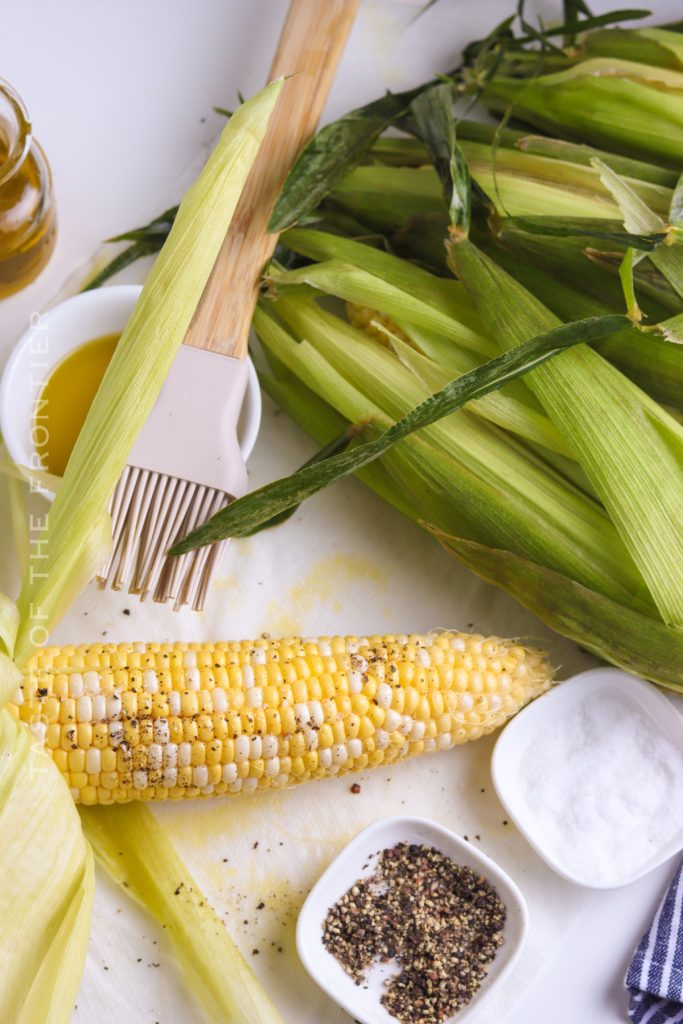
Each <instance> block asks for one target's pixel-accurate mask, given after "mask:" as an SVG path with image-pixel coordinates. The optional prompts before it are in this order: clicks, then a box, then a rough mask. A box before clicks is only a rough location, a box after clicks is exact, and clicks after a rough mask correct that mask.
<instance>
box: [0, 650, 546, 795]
mask: <svg viewBox="0 0 683 1024" xmlns="http://www.w3.org/2000/svg"><path fill="white" fill-rule="evenodd" d="M550 679H551V671H550V668H549V665H548V663H547V661H546V660H545V658H544V657H543V655H542V654H540V653H538V652H536V651H530V650H527V649H526V648H524V647H521V646H519V645H518V644H516V643H514V642H513V641H509V640H499V639H497V638H495V637H494V638H485V637H482V636H474V635H467V634H462V633H449V632H445V633H439V634H429V635H425V636H385V637H380V636H372V637H362V638H357V637H330V638H320V639H317V640H307V639H301V638H299V637H288V638H285V639H282V640H271V639H269V638H262V639H259V640H255V641H239V642H234V643H233V642H228V643H190V644H188V643H176V644H155V643H149V644H141V643H125V644H92V645H91V646H87V645H81V646H78V647H61V648H60V647H46V648H43V649H42V650H41V651H39V653H38V654H36V655H35V657H34V658H33V660H32V661H31V663H30V664H29V666H28V668H27V671H26V674H25V676H24V682H23V684H22V686H21V687H20V689H19V690H18V691H17V693H16V694H15V698H14V702H13V704H11V705H10V708H11V710H12V711H13V713H14V714H15V715H16V717H18V718H19V719H20V720H22V721H24V722H26V723H27V724H28V725H29V726H30V728H31V730H32V731H33V733H34V735H35V736H36V738H37V739H39V740H41V741H43V742H44V743H45V746H46V749H47V751H48V753H49V754H50V756H51V757H52V758H53V760H54V761H55V763H56V764H57V766H58V768H59V769H60V771H62V772H63V774H64V776H65V777H66V778H67V780H68V782H69V785H70V787H71V791H72V793H73V796H74V799H75V800H76V801H78V802H81V803H84V804H95V803H100V804H107V803H109V804H110V803H124V802H126V801H129V800H152V799H156V800H164V799H178V798H183V797H194V796H211V795H214V794H219V793H244V792H251V791H253V790H255V789H259V788H266V787H269V786H272V787H281V786H287V785H291V784H294V783H298V782H305V781H306V780H307V779H313V778H325V777H328V776H332V775H337V774H340V775H343V774H346V773H347V772H350V771H358V770H360V769H363V768H368V767H372V766H374V765H379V764H388V763H391V762H393V761H396V760H398V759H399V758H402V757H404V756H406V755H409V754H419V753H422V752H423V751H429V750H445V749H447V748H448V747H451V746H453V745H454V744H456V743H464V742H465V741H466V740H471V739H477V738H478V737H479V736H482V735H484V733H487V732H491V731H492V730H493V729H496V728H497V727H498V726H500V725H502V724H503V722H505V721H506V720H507V719H508V718H509V717H510V716H511V715H513V714H514V713H515V712H516V711H518V710H519V709H520V708H521V707H522V706H523V705H524V704H526V702H527V701H529V700H531V698H532V697H535V696H536V695H537V694H539V693H541V692H542V691H543V690H544V689H546V688H547V687H548V686H549V685H550Z"/></svg>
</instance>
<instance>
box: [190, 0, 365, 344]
mask: <svg viewBox="0 0 683 1024" xmlns="http://www.w3.org/2000/svg"><path fill="white" fill-rule="evenodd" d="M358 2H359V0H291V3H290V6H289V12H288V14H287V20H286V21H285V25H284V28H283V30H282V35H281V36H280V42H279V44H278V48H277V52H276V54H275V58H274V60H273V64H272V67H271V69H270V75H269V78H268V81H272V80H273V79H274V78H279V77H280V75H283V74H292V78H290V79H289V80H288V81H286V82H285V84H284V86H283V88H282V92H281V94H280V98H279V100H278V103H277V106H276V108H275V111H274V113H273V116H272V118H271V122H270V125H269V128H268V133H267V135H266V138H265V140H264V142H263V145H262V146H261V149H260V151H259V154H258V157H257V158H256V162H255V164H254V167H253V169H252V171H251V174H250V175H249V178H248V180H247V184H246V186H245V189H244V192H243V193H242V196H241V198H240V201H239V203H238V205H237V209H236V210H235V214H234V216H233V218H232V223H231V224H230V228H229V230H228V233H227V235H226V237H225V241H224V243H223V246H222V248H221V250H220V252H219V254H218V258H217V260H216V263H215V265H214V268H213V271H212V273H211V277H210V278H209V280H208V282H207V284H206V287H205V289H204V292H203V294H202V297H201V300H200V302H199V305H198V306H197V311H196V313H195V315H194V318H193V320H192V323H191V324H190V327H189V330H188V332H187V335H186V337H185V344H186V345H192V346H194V347H195V348H203V349H208V350H210V351H212V352H220V353H221V354H222V355H226V356H237V357H238V358H239V359H244V358H245V356H246V354H247V342H248V338H249V327H250V324H251V318H252V315H253V312H254V305H255V303H256V297H257V289H258V283H259V278H260V276H261V272H262V270H263V267H264V266H265V264H266V263H267V261H268V260H269V259H270V256H271V255H272V252H273V249H274V248H275V243H276V241H277V235H269V234H267V225H268V219H269V217H270V214H271V211H272V208H273V205H274V203H275V200H276V199H277V197H278V195H279V193H280V189H281V188H282V184H283V182H284V180H285V178H286V176H287V172H288V171H289V169H290V168H291V166H292V164H293V163H294V161H295V159H296V157H297V156H298V155H299V153H300V151H301V149H302V148H303V146H304V145H305V143H306V142H307V141H308V139H309V138H310V136H311V135H312V134H313V132H314V131H315V127H316V125H317V123H318V119H319V117H320V114H321V113H322V109H323V106H324V105H325V101H326V99H327V94H328V92H329V89H330V86H331V85H332V80H333V78H334V74H335V71H336V69H337V64H338V63H339V58H340V57H341V54H342V50H343V49H344V44H345V42H346V38H347V36H348V34H349V31H350V29H351V25H352V24H353V19H354V16H355V14H356V9H357V7H358Z"/></svg>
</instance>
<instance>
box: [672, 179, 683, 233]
mask: <svg viewBox="0 0 683 1024" xmlns="http://www.w3.org/2000/svg"><path fill="white" fill-rule="evenodd" d="M669 221H670V223H671V224H681V223H683V174H681V176H680V177H679V179H678V181H677V183H676V187H675V188H674V194H673V196H672V197H671V205H670V207H669Z"/></svg>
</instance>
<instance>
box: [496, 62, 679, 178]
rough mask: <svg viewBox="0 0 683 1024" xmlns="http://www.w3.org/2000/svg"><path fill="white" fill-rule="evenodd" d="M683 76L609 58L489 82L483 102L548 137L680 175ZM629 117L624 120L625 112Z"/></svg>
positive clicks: (668, 69) (661, 69)
mask: <svg viewBox="0 0 683 1024" xmlns="http://www.w3.org/2000/svg"><path fill="white" fill-rule="evenodd" d="M682 90H683V73H681V72H680V71H678V70H674V69H670V68H662V67H655V66H652V65H648V64H640V63H638V62H636V61H626V60H618V59H607V58H591V59H589V60H585V61H581V62H580V63H579V64H576V65H575V66H574V67H571V68H568V69H567V70H564V71H561V72H558V73H555V74H549V75H541V76H539V77H537V78H535V79H533V80H526V79H517V78H502V77H497V78H493V80H492V81H490V82H489V83H488V84H487V86H486V87H485V89H484V101H485V102H486V104H487V105H488V106H489V107H490V108H491V109H492V110H494V111H501V112H502V111H505V110H506V109H507V108H508V107H509V106H510V105H511V104H513V105H514V116H515V118H518V119H520V120H524V121H526V122H527V123H529V124H532V125H534V126H535V127H538V128H541V129H543V130H544V131H547V132H549V133H550V134H556V133H559V134H560V135H562V134H568V135H570V136H573V137H574V138H576V139H578V140H580V141H584V142H588V143H591V144H592V145H595V146H601V147H603V148H605V149H612V150H614V151H615V152H617V153H623V154H624V155H625V156H632V157H635V158H636V159H643V160H651V161H653V162H654V163H662V164H664V165H665V166H668V167H671V168H673V169H674V170H676V169H678V170H680V163H681V152H683V109H682V108H681V91H682ZM625 110H626V111H628V118H626V119H625V118H624V116H623V114H624V111H625Z"/></svg>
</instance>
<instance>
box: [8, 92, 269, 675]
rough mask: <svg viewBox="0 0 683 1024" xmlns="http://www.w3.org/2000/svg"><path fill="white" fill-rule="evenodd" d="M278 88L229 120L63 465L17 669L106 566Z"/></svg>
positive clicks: (25, 609) (28, 581) (29, 579)
mask: <svg viewBox="0 0 683 1024" xmlns="http://www.w3.org/2000/svg"><path fill="white" fill-rule="evenodd" d="M281 86H282V81H281V80H280V81H276V82H273V83H271V85H269V86H267V87H266V89H264V90H263V91H262V92H261V93H259V94H258V95H257V96H256V97H255V98H254V99H252V100H250V101H249V102H248V103H245V104H244V105H243V106H241V107H240V108H239V109H238V110H237V111H236V113H235V114H234V115H233V117H231V118H230V120H229V122H228V124H227V125H226V127H225V128H224V130H223V134H222V136H221V138H220V140H219V142H218V144H217V146H216V148H215V149H214V150H213V152H212V154H211V156H210V157H209V159H208V161H207V163H206V166H205V167H204V169H203V171H202V173H201V175H200V177H199V178H198V180H197V181H196V182H195V184H194V185H193V186H192V187H191V188H190V189H189V190H188V192H187V193H186V195H185V197H184V199H183V202H182V203H181V205H180V208H179V210H178V214H177V216H176V218H175V221H174V224H173V228H172V230H171V233H170V235H169V237H168V239H167V242H166V245H165V246H164V248H163V250H162V252H161V253H160V255H159V257H158V259H157V261H156V262H155V264H154V267H153V268H152V271H151V273H150V275H149V277H148V278H147V282H146V284H145V286H144V288H143V291H142V294H141V296H140V298H139V300H138V302H137V305H136V307H135V310H134V311H133V315H132V316H131V319H130V321H129V322H128V325H127V326H126V329H125V331H124V332H123V334H122V336H121V339H120V341H119V343H118V345H117V346H116V352H115V353H114V356H113V358H112V360H111V362H110V364H109V367H108V369H107V372H106V374H105V376H104V379H103V381H102V385H101V386H100V389H99V391H98V393H97V395H96V397H95V400H94V402H93V404H92V407H91V409H90V411H89V413H88V416H87V419H86V422H85V424H84V427H83V430H82V431H81V433H80V435H79V438H78V440H77V442H76V445H75V447H74V450H73V452H72V454H71V457H70V459H69V462H68V464H67V467H66V472H65V475H64V482H63V485H62V486H61V487H60V489H59V491H58V492H57V496H56V498H55V501H54V504H53V506H52V509H51V511H50V518H49V527H48V532H47V533H46V534H44V539H45V548H46V551H47V554H46V555H45V557H43V558H41V559H34V560H32V564H31V567H30V570H29V573H28V574H27V575H26V576H25V578H24V583H23V587H22V592H21V595H20V598H19V610H20V613H21V616H22V621H21V625H20V628H19V635H18V638H17V650H16V655H17V658H18V659H19V660H20V661H22V660H25V659H26V658H27V657H28V656H29V655H30V653H31V650H32V647H33V646H34V644H33V643H32V640H31V630H32V627H33V625H34V624H35V622H36V621H39V623H40V625H41V626H43V627H44V628H45V629H47V630H49V629H50V628H51V626H52V625H53V624H54V623H55V622H56V621H57V619H58V618H59V617H60V615H61V614H62V612H63V611H64V610H65V607H66V606H67V601H68V600H70V599H71V598H72V596H73V595H74V593H75V592H76V591H78V590H80V589H81V588H82V586H83V584H84V582H85V580H84V573H85V570H86V568H87V570H88V571H89V572H90V573H92V572H93V571H94V570H96V569H97V567H98V565H99V564H101V562H102V561H104V558H105V557H106V553H107V542H106V540H105V538H106V534H107V531H106V528H105V526H104V523H103V516H104V515H105V510H106V507H107V503H108V501H109V498H110V496H111V494H112V492H113V490H114V487H115V485H116V482H117V480H118V479H119V477H120V475H121V473H122V471H123V468H124V466H125V464H126V459H127V457H128V453H129V452H130V450H131V448H132V445H133V442H134V441H135V438H136V437H137V435H138V433H139V432H140V430H141V428H142V426H143V424H144V422H145V420H146V419H147V417H148V416H149V414H150V412H151V411H152V407H153V405H154V402H155V400H156V398H157V395H158V394H159V391H160V390H161V387H162V385H163V382H164V380H165V379H166V376H167V374H168V371H169V369H170V367H171V364H172V362H173V359H174V357H175V354H176V352H177V350H178V348H179V346H180V344H181V342H182V340H183V338H184V336H185V333H186V331H187V329H188V327H189V324H190V321H191V319H192V316H193V314H194V311H195V309H196V307H197V304H198V302H199V299H200V298H201V294H202V291H203V290H204V286H205V284H206V282H207V280H208V277H209V274H210V273H211V269H212V267H213V264H214V262H215V259H216V256H217V255H218V251H219V249H220V246H221V244H222V242H223V239H224V237H225V233H226V230H227V227H228V225H229V223H230V219H231V217H232V214H233V211H234V209H235V207H236V205H237V201H238V199H239V196H240V194H241V191H242V187H243V185H244V183H245V181H246V179H247V176H248V174H249V171H250V169H251V166H252V164H253V161H254V158H255V157H256V154H257V152H258V149H259V146H260V143H261V141H262V139H263V137H264V135H265V132H266V128H267V126H268V121H269V118H270V114H271V112H272V110H273V108H274V105H275V103H276V101H277V98H278V95H279V92H280V88H281ZM84 552H86V553H87V557H84Z"/></svg>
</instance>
